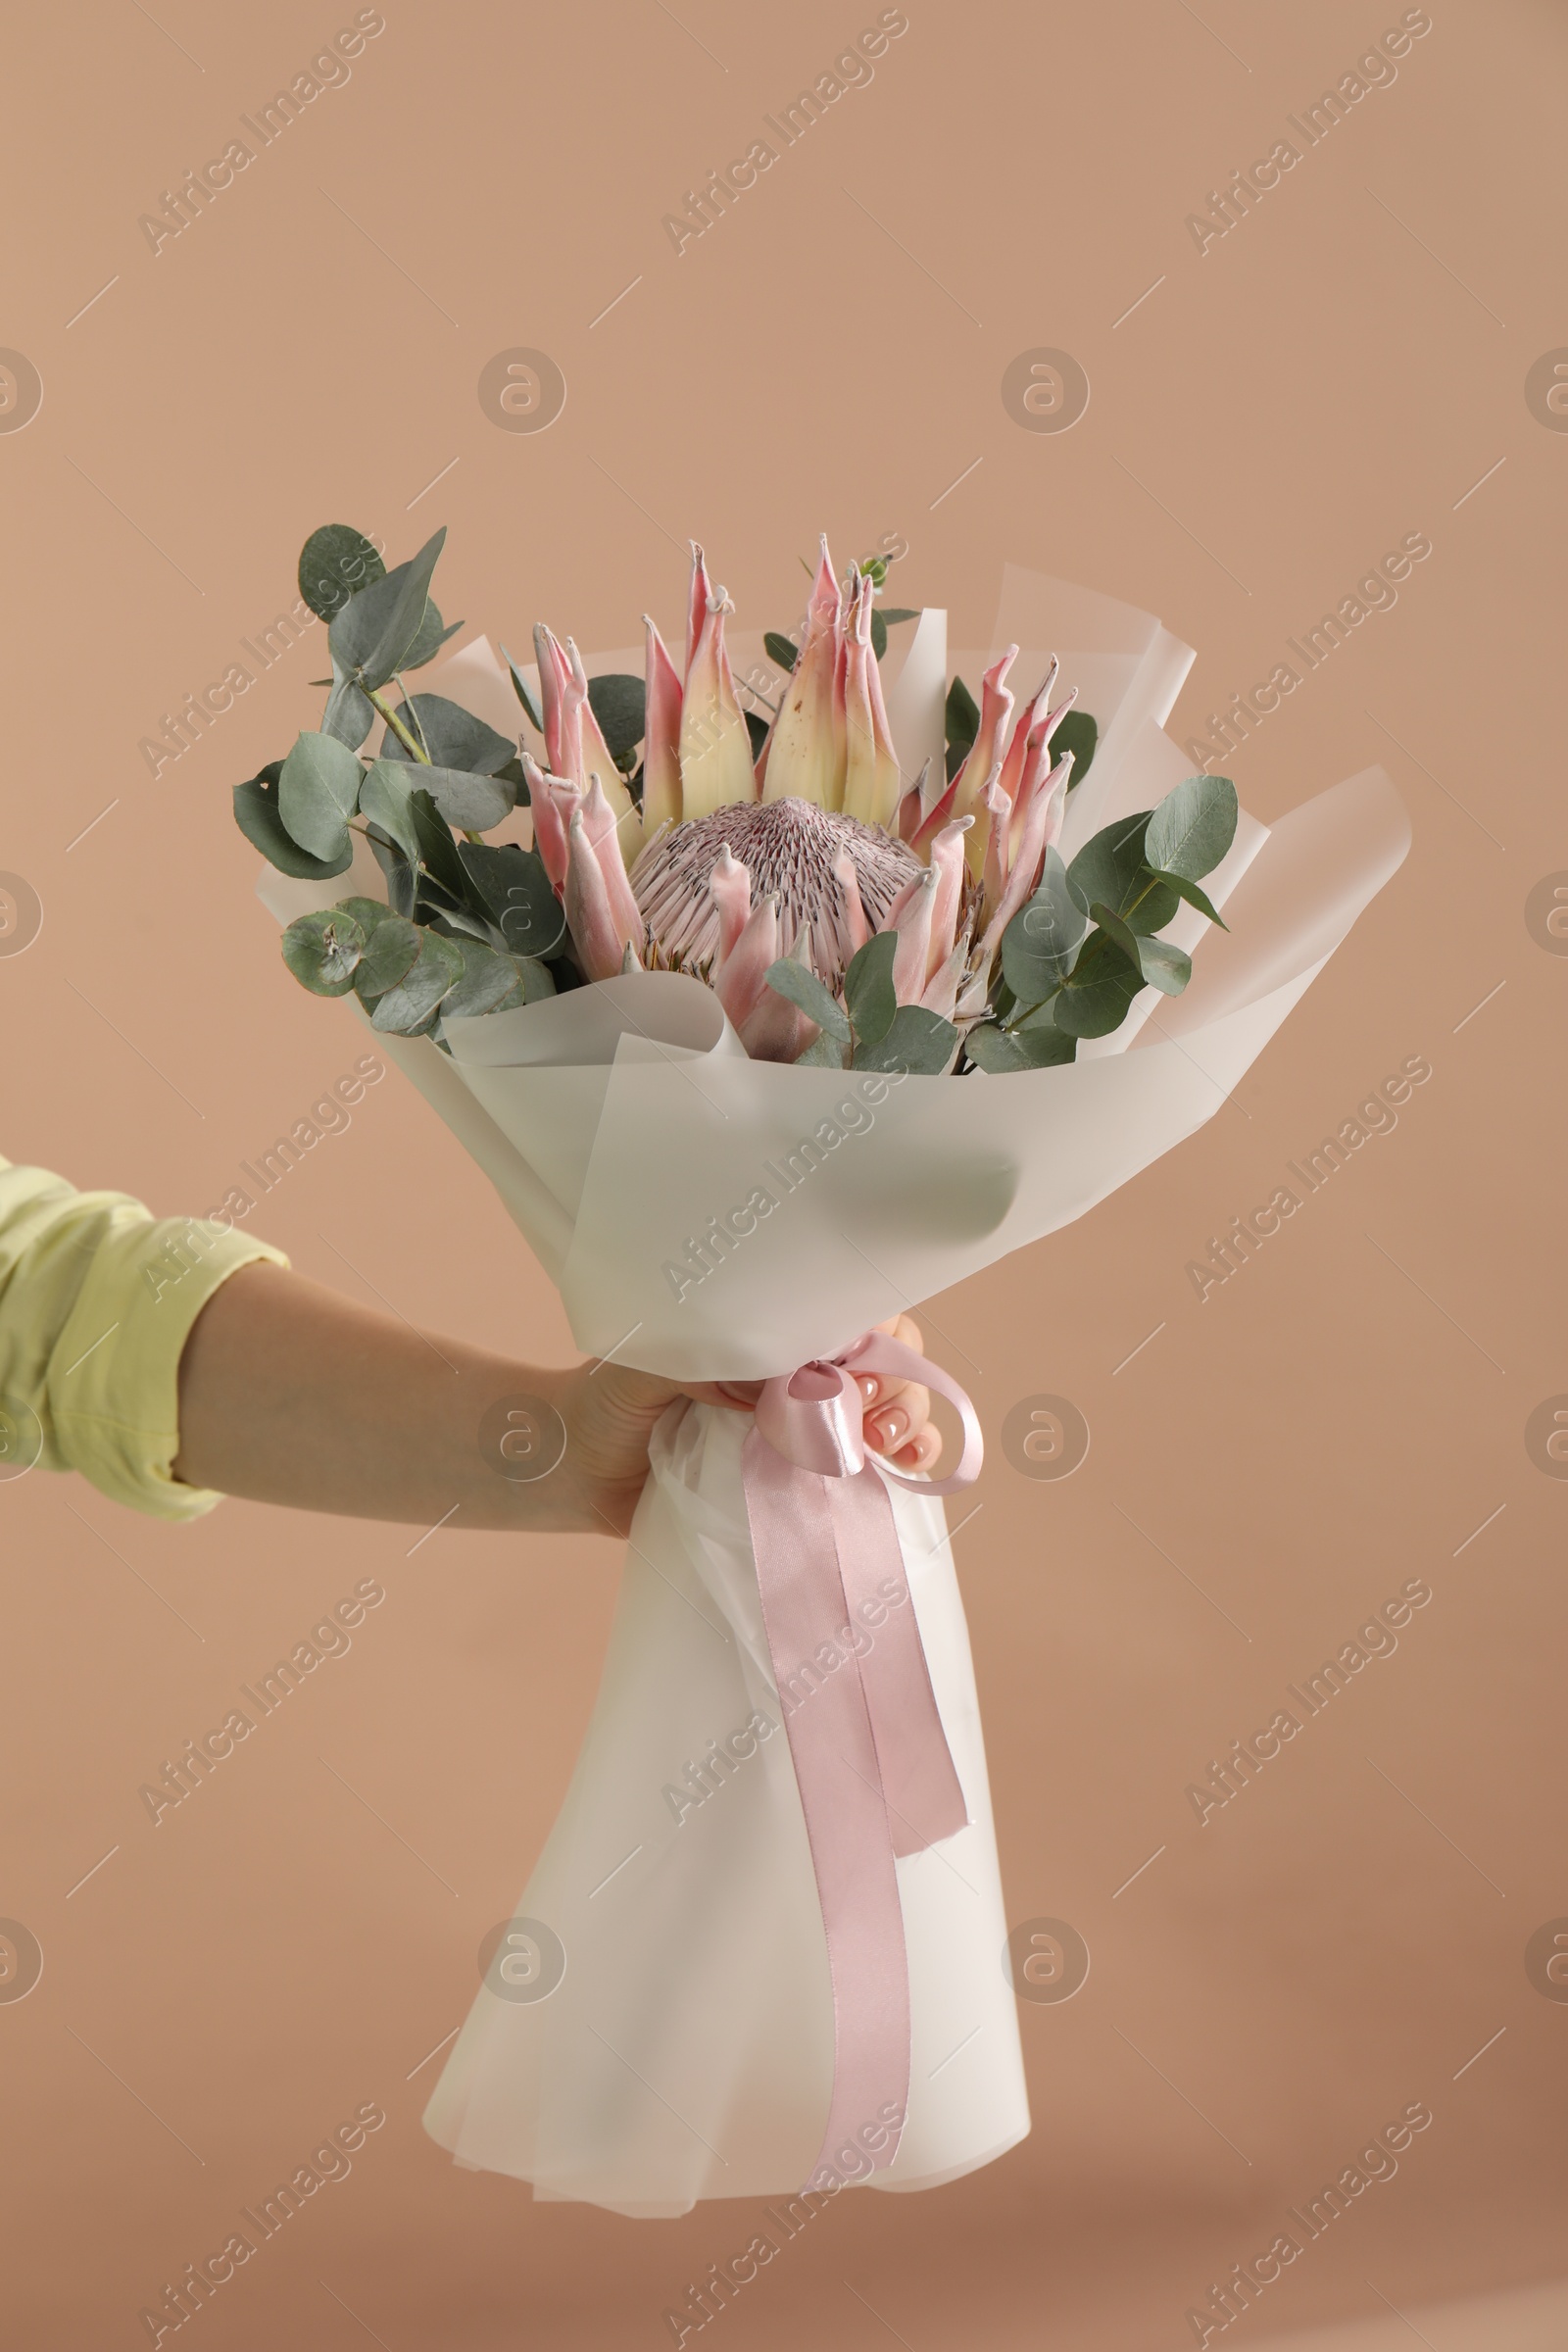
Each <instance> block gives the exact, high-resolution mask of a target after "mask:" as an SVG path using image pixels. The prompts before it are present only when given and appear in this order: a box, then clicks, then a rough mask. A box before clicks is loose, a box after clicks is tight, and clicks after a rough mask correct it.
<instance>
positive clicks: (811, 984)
mask: <svg viewBox="0 0 1568 2352" xmlns="http://www.w3.org/2000/svg"><path fill="white" fill-rule="evenodd" d="M763 977H764V978H765V980H766V982H767V985H768V987H769V988H771V989H773V990H774V991H775V992H776V993H777V994H778V995H779V996H781V997H788V999H789V1001H790V1003H791V1004H792V1005H799V1006H800V1008H801V1010H802V1011H803V1012H804V1013H805V1014H806V1017H807V1019H808V1020H811V1021H814V1022H815V1023H816V1025H817V1027H818V1028H819V1029H820V1030H821V1031H822V1033H823V1034H824V1036H827V1037H836V1038H837V1039H838V1041H839V1043H840V1045H847V1044H848V1043H849V1038H850V1024H849V1022H848V1021H847V1020H846V1019H845V1017H844V1011H843V1008H842V1006H841V1005H839V1004H838V1003H837V1002H836V1000H835V999H834V998H833V997H832V996H830V995H829V993H828V991H827V990H826V989H825V988H824V987H823V985H822V983H821V981H820V980H819V979H818V978H817V976H816V974H815V973H814V972H811V971H808V969H807V967H806V965H805V964H804V963H797V962H796V961H795V959H794V958H793V956H780V957H779V959H778V961H777V962H776V963H770V964H769V965H768V967H767V970H766V972H765V973H764V975H763Z"/></svg>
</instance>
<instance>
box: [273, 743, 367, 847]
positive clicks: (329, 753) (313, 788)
mask: <svg viewBox="0 0 1568 2352" xmlns="http://www.w3.org/2000/svg"><path fill="white" fill-rule="evenodd" d="M364 780H365V770H364V768H363V767H361V765H360V763H359V761H358V760H357V759H356V758H355V756H354V754H353V753H352V752H351V751H350V750H349V748H348V745H347V744H346V743H339V742H338V741H337V740H336V738H335V737H334V736H331V735H313V734H302V735H300V736H299V737H298V739H297V740H296V742H295V745H294V749H293V750H292V751H291V752H290V754H289V756H288V758H287V759H286V760H284V762H283V769H282V773H281V775H280V776H279V777H278V780H277V810H278V814H279V815H280V816H281V818H282V819H283V822H284V824H285V826H286V827H287V829H288V832H289V834H290V837H291V838H292V839H293V840H295V841H297V842H298V843H299V845H300V847H301V849H302V850H309V851H310V853H311V855H312V857H313V858H336V857H338V856H340V855H341V853H342V850H343V847H344V844H345V842H346V841H347V838H348V820H349V818H350V817H351V816H352V815H353V814H354V811H355V809H357V808H358V806H359V800H360V786H361V784H362V783H363V782H364Z"/></svg>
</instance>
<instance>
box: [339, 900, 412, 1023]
mask: <svg viewBox="0 0 1568 2352" xmlns="http://www.w3.org/2000/svg"><path fill="white" fill-rule="evenodd" d="M381 911H382V920H381V921H380V922H378V923H377V924H376V926H375V928H374V929H373V931H371V933H370V935H369V937H368V940H367V941H366V945H365V953H364V955H363V956H361V957H360V968H359V970H358V972H357V973H356V974H355V980H354V984H355V987H356V988H357V989H358V991H359V994H360V997H361V1000H362V1002H363V1001H365V1000H368V999H369V998H371V997H381V996H384V995H385V994H386V992H387V990H388V989H389V988H396V986H397V984H398V982H399V981H400V980H404V979H406V978H407V977H408V975H409V973H410V972H411V971H413V969H414V966H415V965H416V963H417V961H418V959H419V941H420V939H421V938H422V936H423V934H422V933H421V931H420V930H419V926H418V925H417V923H411V922H408V921H407V920H405V918H404V917H403V916H402V915H401V914H394V913H393V912H392V910H391V908H390V907H383V908H382V910H381Z"/></svg>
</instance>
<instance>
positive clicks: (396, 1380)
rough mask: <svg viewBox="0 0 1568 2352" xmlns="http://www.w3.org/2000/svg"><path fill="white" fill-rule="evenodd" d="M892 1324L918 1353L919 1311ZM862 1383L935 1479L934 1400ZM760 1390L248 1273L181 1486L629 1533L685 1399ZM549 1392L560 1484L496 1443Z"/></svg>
mask: <svg viewBox="0 0 1568 2352" xmlns="http://www.w3.org/2000/svg"><path fill="white" fill-rule="evenodd" d="M878 1328H879V1329H880V1330H883V1331H886V1332H890V1333H892V1335H893V1336H894V1338H896V1339H900V1340H903V1341H904V1342H905V1343H906V1345H907V1346H908V1347H911V1348H918V1347H919V1345H920V1334H919V1330H918V1328H917V1327H916V1325H914V1324H913V1323H911V1322H910V1321H909V1319H908V1317H907V1315H900V1316H897V1317H895V1319H894V1320H893V1321H892V1322H891V1323H884V1324H881V1325H879V1326H878ZM857 1385H858V1388H859V1391H860V1396H861V1399H862V1409H863V1411H864V1413H865V1435H866V1442H867V1444H868V1445H869V1446H871V1447H872V1449H873V1450H874V1451H875V1452H877V1453H879V1454H881V1455H882V1457H883V1458H884V1460H887V1461H890V1462H896V1463H897V1464H898V1466H899V1467H900V1468H901V1469H905V1470H916V1469H918V1470H928V1469H929V1468H930V1467H931V1464H932V1463H933V1462H934V1461H935V1460H936V1458H937V1454H938V1452H939V1450H940V1446H941V1441H940V1439H939V1438H938V1436H937V1433H936V1431H935V1430H934V1429H932V1428H930V1427H929V1418H930V1398H929V1397H928V1395H927V1393H926V1391H925V1390H924V1389H923V1388H920V1387H917V1386H914V1385H912V1384H911V1383H910V1382H908V1381H903V1380H897V1379H894V1378H892V1377H890V1376H888V1375H886V1374H880V1373H877V1374H872V1373H862V1374H859V1375H858V1376H857ZM760 1387H761V1383H760V1381H749V1382H737V1383H735V1384H734V1385H733V1386H731V1387H728V1388H720V1387H717V1386H714V1385H698V1386H691V1387H685V1386H682V1385H680V1384H677V1383H676V1382H674V1381H669V1380H659V1379H656V1378H655V1377H654V1375H653V1374H652V1373H648V1372H633V1371H630V1370H628V1369H627V1368H626V1367H625V1366H624V1365H621V1364H613V1363H608V1362H600V1363H597V1364H578V1365H576V1366H575V1367H574V1368H573V1369H572V1370H570V1371H568V1372H562V1371H556V1370H548V1371H547V1370H545V1369H543V1368H541V1367H539V1366H536V1365H532V1364H522V1363H517V1362H515V1361H513V1360H511V1359H509V1358H508V1357H505V1356H499V1355H492V1354H490V1353H489V1352H488V1351H487V1350H485V1349H482V1348H471V1347H469V1346H468V1345H467V1344H466V1342H464V1341H461V1340H449V1339H443V1340H441V1341H440V1342H439V1343H438V1342H437V1341H435V1340H434V1339H428V1338H426V1337H424V1335H423V1334H421V1333H419V1332H417V1331H416V1330H415V1329H414V1327H413V1326H412V1324H408V1323H404V1322H402V1321H399V1320H395V1319H394V1318H393V1317H392V1316H390V1315H384V1314H380V1313H377V1312H376V1311H375V1310H374V1309H372V1308H369V1307H365V1306H359V1305H356V1304H354V1303H353V1302H352V1301H351V1300H349V1299H343V1298H340V1297H339V1296H338V1295H337V1293H336V1292H334V1291H329V1290H325V1289H323V1288H322V1287H321V1286H320V1285H319V1283H314V1282H310V1281H307V1280H306V1279H305V1278H304V1277H303V1276H301V1275H298V1274H293V1273H290V1272H288V1271H286V1270H285V1269H284V1268H283V1267H281V1266H272V1265H254V1266H242V1267H241V1268H240V1270H239V1272H238V1273H236V1274H232V1275H230V1277H229V1279H228V1280H227V1281H226V1282H225V1283H224V1284H223V1285H222V1287H221V1289H220V1290H218V1291H216V1292H215V1293H214V1295H213V1297H212V1298H211V1299H209V1300H208V1302H207V1304H206V1305H205V1306H204V1307H203V1309H202V1311H201V1313H200V1314H199V1315H198V1316H197V1318H196V1321H195V1323H194V1324H193V1326H192V1328H191V1332H190V1336H189V1338H188V1339H187V1341H186V1343H185V1349H184V1353H183V1355H182V1357H181V1359H180V1367H179V1435H180V1444H179V1451H178V1453H177V1455H176V1456H175V1460H174V1475H175V1477H176V1478H178V1479H180V1480H182V1481H183V1482H184V1483H185V1484H186V1485H188V1486H195V1487H214V1488H216V1489H217V1490H218V1491H219V1493H220V1494H224V1495H247V1496H249V1497H251V1498H252V1499H253V1500H254V1501H257V1502H272V1503H281V1504H283V1505H285V1506H286V1507H288V1508H290V1509H293V1510H301V1511H334V1512H341V1513H343V1514H345V1515H347V1516H351V1517H354V1518H359V1519H394V1520H401V1521H403V1522H404V1523H405V1524H408V1525H413V1526H416V1527H427V1528H433V1527H437V1526H441V1527H446V1526H450V1527H452V1528H453V1529H462V1528H470V1527H485V1528H509V1529H513V1530H515V1531H517V1532H519V1533H522V1532H527V1531H530V1530H533V1531H537V1532H543V1531H544V1530H546V1529H556V1530H564V1531H569V1532H571V1533H574V1534H584V1535H611V1534H613V1535H624V1534H625V1533H626V1531H627V1529H628V1528H629V1527H630V1525H631V1517H632V1513H633V1511H634V1510H635V1509H636V1507H637V1498H638V1496H639V1495H641V1493H642V1491H643V1483H644V1481H645V1480H646V1478H647V1476H648V1441H649V1438H650V1437H651V1436H652V1434H653V1428H654V1424H655V1422H656V1421H657V1420H658V1419H659V1417H660V1415H661V1413H662V1412H663V1411H664V1410H665V1408H666V1406H668V1405H669V1404H671V1403H672V1402H673V1401H674V1399H675V1398H676V1397H682V1396H687V1397H697V1398H698V1399H699V1400H700V1401H702V1402H703V1403H707V1404H716V1405H720V1406H723V1407H724V1408H725V1409H727V1410H728V1411H730V1412H746V1411H748V1410H749V1409H750V1407H751V1404H752V1402H753V1400H754V1399H755V1398H756V1397H757V1395H758V1392H759V1391H760ZM534 1398H536V1399H538V1400H539V1401H540V1402H542V1403H544V1404H546V1405H548V1406H550V1407H552V1408H553V1409H554V1410H555V1411H556V1412H557V1413H559V1414H560V1416H561V1419H562V1422H563V1423H564V1430H565V1446H564V1451H562V1453H561V1458H560V1460H559V1461H558V1462H557V1463H556V1464H555V1466H554V1467H553V1468H552V1469H551V1470H550V1471H549V1472H548V1473H547V1474H546V1475H545V1476H542V1477H538V1478H533V1479H528V1478H518V1479H515V1480H514V1479H513V1478H510V1477H509V1476H508V1475H507V1472H506V1469H505V1467H504V1465H503V1464H502V1463H501V1462H500V1461H499V1460H498V1459H497V1458H496V1449H495V1445H494V1442H493V1438H492V1437H488V1436H487V1434H486V1433H487V1432H488V1431H489V1430H490V1426H491V1423H492V1421H493V1419H494V1416H495V1415H496V1413H497V1412H502V1413H505V1412H506V1411H507V1408H508V1407H509V1406H515V1407H525V1406H526V1405H527V1403H528V1401H529V1399H534ZM552 1450H554V1448H552Z"/></svg>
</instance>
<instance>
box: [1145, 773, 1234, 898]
mask: <svg viewBox="0 0 1568 2352" xmlns="http://www.w3.org/2000/svg"><path fill="white" fill-rule="evenodd" d="M1238 813H1239V810H1238V806H1237V800H1236V787H1235V785H1234V784H1233V783H1232V782H1231V780H1230V778H1229V776H1207V775H1201V776H1189V777H1188V778H1187V780H1186V782H1185V783H1182V784H1178V785H1177V786H1176V788H1175V790H1174V791H1173V792H1167V793H1166V795H1165V798H1164V799H1163V800H1162V801H1161V802H1160V804H1159V807H1158V808H1157V809H1155V810H1154V812H1153V814H1152V816H1151V818H1150V820H1149V832H1148V835H1147V837H1146V839H1145V844H1144V855H1145V857H1146V858H1148V859H1149V862H1150V864H1151V865H1152V866H1154V867H1155V868H1157V870H1158V871H1159V872H1160V873H1163V874H1182V875H1184V876H1185V877H1186V879H1187V880H1188V881H1189V882H1198V881H1201V879H1202V877H1203V875H1204V874H1207V873H1211V872H1212V871H1213V869H1214V867H1215V866H1216V865H1218V863H1219V861H1220V859H1221V858H1223V857H1224V855H1225V853H1226V851H1227V850H1228V849H1229V848H1230V846H1231V843H1232V842H1233V841H1234V840H1235V838H1236V819H1237V815H1238Z"/></svg>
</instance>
